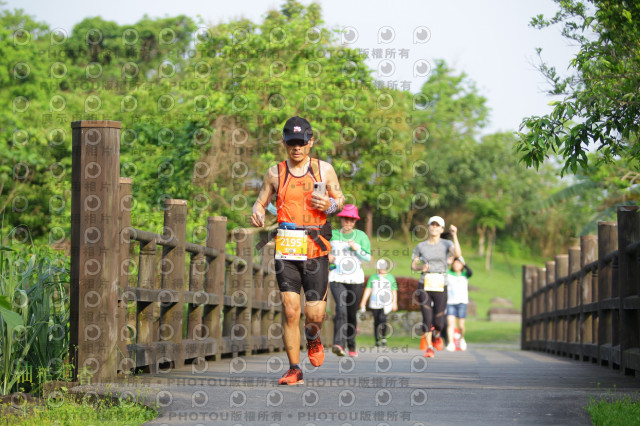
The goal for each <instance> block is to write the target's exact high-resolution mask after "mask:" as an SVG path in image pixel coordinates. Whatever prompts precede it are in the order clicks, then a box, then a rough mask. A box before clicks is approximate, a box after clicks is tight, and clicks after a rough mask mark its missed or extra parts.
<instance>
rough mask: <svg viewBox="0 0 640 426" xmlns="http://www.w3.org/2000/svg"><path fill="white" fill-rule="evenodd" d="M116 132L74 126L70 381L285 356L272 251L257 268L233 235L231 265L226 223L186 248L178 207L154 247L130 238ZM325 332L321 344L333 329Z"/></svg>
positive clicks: (167, 210) (250, 244)
mask: <svg viewBox="0 0 640 426" xmlns="http://www.w3.org/2000/svg"><path fill="white" fill-rule="evenodd" d="M120 128H121V124H120V122H116V121H76V122H73V123H72V130H73V142H72V146H73V149H72V156H73V159H72V203H71V223H72V226H71V285H70V289H71V295H70V297H71V348H72V356H71V359H72V365H74V367H75V373H76V374H87V375H90V376H91V377H92V380H93V381H108V380H112V379H114V378H115V377H116V376H117V375H118V374H120V373H128V372H131V371H143V372H151V373H153V372H158V371H162V370H163V369H166V368H171V367H180V366H183V365H184V364H185V363H201V362H204V361H205V360H213V359H219V358H220V357H221V356H223V355H230V356H235V355H250V354H252V353H260V352H271V351H280V350H282V349H283V343H282V326H281V315H282V309H281V304H280V294H279V291H278V287H277V283H276V280H275V274H274V268H273V252H274V245H273V243H270V244H268V245H267V246H265V248H264V249H263V255H262V257H261V259H262V260H261V262H260V263H259V264H257V263H254V256H253V253H254V237H253V233H252V232H249V231H248V230H246V229H238V230H235V231H234V232H233V233H232V237H233V240H234V241H235V244H236V254H235V255H231V254H227V253H225V245H226V243H227V219H226V218H225V217H219V216H213V217H209V218H208V223H207V237H206V244H205V245H197V244H193V243H190V242H187V241H186V217H187V201H185V200H173V199H168V200H165V202H164V231H163V234H162V235H159V234H154V233H151V232H147V231H143V230H139V229H135V228H132V227H131V223H132V222H131V215H132V205H133V204H134V203H133V198H132V196H131V188H132V185H133V184H134V182H133V181H132V179H129V178H121V177H120V176H119V172H120ZM136 252H137V253H138V254H137V258H136V257H135V255H134V254H135V253H136ZM302 297H303V296H302ZM302 322H303V320H301V327H302ZM323 331H324V333H323V338H324V339H325V341H329V340H328V339H330V336H331V330H330V327H325V328H324V330H323Z"/></svg>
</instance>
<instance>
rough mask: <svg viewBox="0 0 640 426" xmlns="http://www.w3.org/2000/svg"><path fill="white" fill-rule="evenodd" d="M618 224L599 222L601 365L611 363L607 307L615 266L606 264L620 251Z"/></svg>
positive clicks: (599, 342) (611, 334) (610, 333)
mask: <svg viewBox="0 0 640 426" xmlns="http://www.w3.org/2000/svg"><path fill="white" fill-rule="evenodd" d="M617 236H618V235H617V224H616V222H598V346H599V348H600V349H599V360H600V364H603V365H609V364H610V363H611V343H612V339H613V333H612V331H613V330H612V328H613V324H612V315H611V309H610V308H609V306H608V305H607V304H608V303H609V300H610V299H611V296H612V294H611V293H612V292H611V290H612V282H613V277H612V275H613V264H612V263H606V262H605V261H604V258H605V256H606V255H607V254H609V253H611V252H614V251H616V250H617V249H618V238H617Z"/></svg>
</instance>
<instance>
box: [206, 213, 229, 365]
mask: <svg viewBox="0 0 640 426" xmlns="http://www.w3.org/2000/svg"><path fill="white" fill-rule="evenodd" d="M226 244H227V218H226V217H224V216H210V217H209V218H208V220H207V247H209V248H212V249H216V250H218V252H219V253H220V255H218V256H217V257H216V258H209V257H207V262H208V267H207V269H206V272H205V276H204V291H205V292H206V293H208V294H214V295H216V298H217V301H218V303H217V304H216V305H209V306H207V307H206V308H205V311H204V318H203V326H204V329H205V331H207V330H208V334H209V337H211V338H213V339H214V341H215V342H216V343H215V345H216V355H215V356H216V358H218V359H219V358H220V350H221V349H222V324H221V322H222V313H223V309H224V277H225V269H226V260H225V245H226Z"/></svg>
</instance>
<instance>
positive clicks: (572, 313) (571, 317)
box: [566, 247, 580, 357]
mask: <svg viewBox="0 0 640 426" xmlns="http://www.w3.org/2000/svg"><path fill="white" fill-rule="evenodd" d="M579 270H580V247H569V274H570V275H571V274H573V273H575V272H578V271H579ZM578 281H579V280H578V279H575V278H571V279H569V280H567V285H566V289H567V307H568V308H569V313H568V315H567V325H566V327H567V334H566V336H567V342H568V343H571V344H572V346H571V354H572V356H575V357H577V356H578V354H579V353H580V348H579V346H578V345H575V343H578V342H579V338H578V326H579V322H580V312H578V311H576V310H575V308H576V307H577V306H578Z"/></svg>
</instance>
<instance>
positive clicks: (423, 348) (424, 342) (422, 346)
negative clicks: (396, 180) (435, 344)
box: [420, 334, 427, 351]
mask: <svg viewBox="0 0 640 426" xmlns="http://www.w3.org/2000/svg"><path fill="white" fill-rule="evenodd" d="M420 350H421V351H426V350H427V339H426V338H425V337H424V334H423V335H422V339H420Z"/></svg>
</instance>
